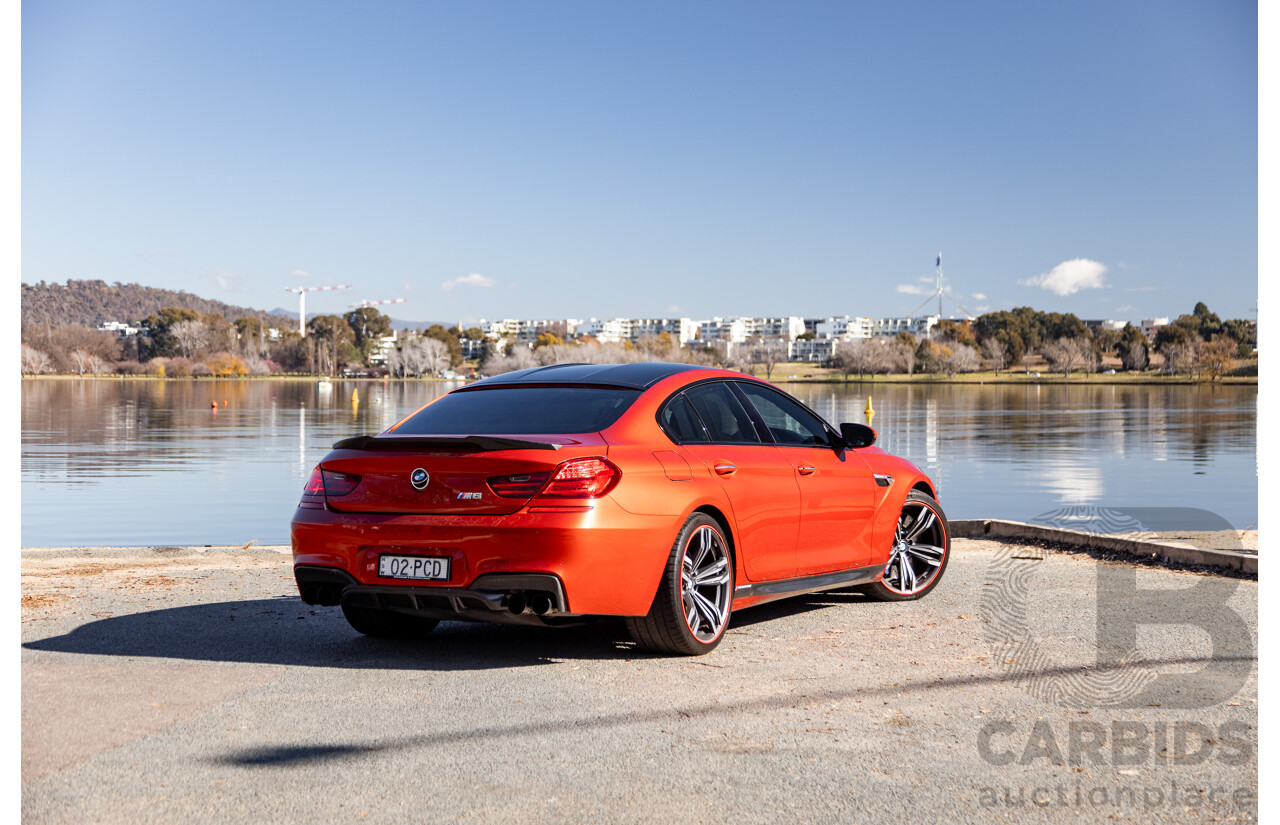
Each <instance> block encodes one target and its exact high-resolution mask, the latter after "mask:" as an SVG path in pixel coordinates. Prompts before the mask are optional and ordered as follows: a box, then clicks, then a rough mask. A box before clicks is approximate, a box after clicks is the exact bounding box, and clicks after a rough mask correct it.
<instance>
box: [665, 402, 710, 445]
mask: <svg viewBox="0 0 1280 825" xmlns="http://www.w3.org/2000/svg"><path fill="white" fill-rule="evenodd" d="M658 423H659V424H661V425H662V429H663V430H664V431H666V433H667V435H669V436H671V437H672V438H673V439H675V440H676V441H679V442H680V443H681V444H688V443H690V442H693V441H706V440H707V433H706V431H705V430H704V429H702V422H701V421H699V420H698V416H696V415H695V414H694V412H693V407H690V406H689V402H688V400H687V399H685V397H684V395H683V394H681V395H677V396H676V397H675V398H673V399H671V400H670V401H668V402H667V406H665V407H663V408H662V415H661V416H660V418H659V419H658Z"/></svg>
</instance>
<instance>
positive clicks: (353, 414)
mask: <svg viewBox="0 0 1280 825" xmlns="http://www.w3.org/2000/svg"><path fill="white" fill-rule="evenodd" d="M452 386H453V385H441V384H436V383H430V384H423V383H412V384H404V383H398V382H394V383H369V382H342V381H337V382H334V384H333V387H332V389H330V390H327V391H325V390H321V389H320V388H319V387H317V385H316V384H315V383H314V382H312V381H301V380H280V381H226V382H212V381H187V382H183V381H175V382H163V381H110V380H101V381H93V380H88V381H82V380H28V381H23V383H22V481H23V487H22V493H23V504H22V507H23V510H22V515H23V522H22V543H23V545H24V546H41V545H50V544H129V543H144V544H167V543H172V544H178V543H183V544H229V543H244V542H247V541H249V540H251V539H253V540H257V541H259V542H262V543H267V542H270V543H283V542H285V541H287V538H288V532H287V530H288V519H289V516H290V514H291V513H292V509H293V506H294V504H295V503H296V501H297V497H298V493H299V491H300V490H301V487H302V484H303V483H304V481H305V480H306V478H307V476H308V474H309V473H310V471H311V468H312V467H314V466H315V464H316V463H317V462H318V461H319V460H320V458H322V457H323V456H324V454H325V453H326V452H327V451H328V450H329V448H330V446H331V445H332V444H333V442H334V441H337V440H339V439H341V438H345V437H347V436H351V435H360V434H369V433H376V432H381V431H382V430H384V429H386V428H387V427H389V426H391V425H392V424H394V423H395V422H396V421H397V420H399V418H401V417H402V416H403V415H405V414H407V413H409V412H411V411H413V410H414V409H417V408H418V407H420V406H421V405H422V404H425V403H426V402H428V401H430V400H431V399H432V398H434V397H436V396H437V395H439V394H440V393H442V392H445V391H447V390H448V389H450V388H451V387H452ZM357 389H358V390H359V394H360V403H359V404H357V405H353V404H352V403H351V401H352V393H353V391H354V390H357ZM788 389H790V390H791V391H793V392H794V393H795V394H796V395H797V396H799V397H800V398H801V399H802V400H804V401H805V402H806V403H807V404H809V405H810V406H811V407H813V408H814V409H815V410H817V411H818V412H820V413H821V414H822V415H824V416H825V417H826V418H828V420H830V421H832V422H834V423H839V422H841V421H858V422H863V421H865V420H866V414H865V410H866V404H867V389H866V385H850V386H849V387H844V386H826V385H791V386H789V387H788ZM1256 400H1257V392H1256V388H1253V387H1200V386H1186V387H1169V386H1121V385H1096V386H1070V387H1063V386H1035V385H1032V386H1021V385H996V386H991V385H988V386H972V385H919V386H917V385H902V384H898V385H881V386H878V387H876V388H875V390H874V406H875V411H876V414H875V418H874V426H875V427H876V429H877V430H878V431H879V433H880V442H879V443H880V445H881V446H883V447H884V448H885V449H886V450H888V451H890V452H893V453H897V454H899V455H903V456H905V457H907V458H909V459H911V460H912V461H915V462H916V463H917V464H919V465H920V466H921V467H922V468H924V469H925V470H926V471H927V472H929V473H930V475H932V476H933V477H934V478H935V480H936V481H937V482H938V484H939V488H940V490H941V493H942V500H943V503H944V505H945V506H946V508H947V510H948V513H949V514H950V515H952V516H953V517H956V518H961V517H978V516H989V517H1004V518H1016V519H1028V518H1030V517H1032V516H1034V515H1035V514H1037V513H1041V512H1044V511H1046V510H1050V509H1053V508H1055V507H1057V506H1060V505H1063V504H1107V505H1114V506H1188V507H1191V506H1195V507H1203V508H1205V509H1209V510H1213V511H1215V512H1217V513H1219V514H1221V515H1222V516H1223V517H1224V518H1226V519H1227V520H1228V521H1230V522H1231V523H1232V524H1234V525H1235V526H1237V527H1245V526H1247V525H1251V524H1255V523H1256V521H1257V513H1258V500H1257V495H1258V491H1257V474H1256V458H1255V453H1256V447H1255V428H1256ZM213 401H217V402H218V404H219V406H218V411H217V414H216V415H215V414H214V413H213V410H212V408H211V403H212V402H213ZM223 401H226V405H225V406H223V405H222V402H223ZM294 450H296V451H297V458H296V460H294V458H293V455H292V454H293V451H294Z"/></svg>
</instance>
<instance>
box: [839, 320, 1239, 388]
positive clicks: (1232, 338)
mask: <svg viewBox="0 0 1280 825" xmlns="http://www.w3.org/2000/svg"><path fill="white" fill-rule="evenodd" d="M1257 345H1258V325H1257V323H1256V322H1255V321H1245V320H1228V321H1222V320H1221V319H1219V317H1218V316H1217V315H1216V314H1215V313H1213V312H1211V311H1210V310H1209V308H1208V307H1207V306H1206V305H1205V304H1204V303H1203V302H1200V303H1197V304H1196V305H1195V308H1194V309H1193V310H1192V311H1191V312H1190V313H1187V314H1185V315H1180V316H1178V318H1177V319H1176V320H1174V321H1173V322H1171V323H1169V324H1167V325H1166V326H1164V327H1161V328H1160V329H1159V331H1158V332H1157V333H1156V336H1155V339H1154V340H1153V341H1149V340H1148V339H1147V336H1146V335H1145V334H1144V333H1143V332H1142V331H1141V330H1139V329H1138V328H1137V327H1135V326H1133V325H1132V324H1125V326H1124V328H1123V329H1119V330H1112V329H1104V328H1097V329H1090V328H1089V327H1088V325H1087V324H1085V323H1084V321H1082V320H1080V318H1078V317H1077V316H1075V315H1073V314H1071V313H1056V312H1040V311H1038V310H1035V309H1032V308H1030V307H1019V308H1017V309H1013V310H1002V311H999V312H989V313H987V314H985V315H981V316H979V317H978V318H976V319H974V320H973V321H972V322H969V321H964V322H953V321H940V322H939V323H938V324H937V325H936V326H935V327H934V329H933V334H932V336H931V337H929V338H924V339H917V338H916V337H915V336H913V335H911V334H910V333H908V332H901V333H898V335H897V336H895V337H893V338H882V339H874V340H860V341H855V342H851V343H844V344H842V345H839V346H838V347H837V349H836V351H835V353H834V354H833V355H832V357H831V359H830V362H829V366H831V367H834V368H835V369H837V370H839V371H840V372H841V373H843V374H844V375H845V376H846V377H850V376H852V375H855V374H856V375H858V376H859V377H862V376H863V375H875V374H877V373H901V374H907V375H911V374H914V373H917V372H922V373H939V374H946V375H948V376H954V375H956V374H957V373H965V372H977V371H980V370H983V369H991V370H994V371H995V372H997V373H999V372H1000V371H1002V370H1006V369H1009V368H1015V367H1021V368H1022V369H1024V370H1026V371H1030V369H1031V365H1032V364H1036V363H1038V362H1039V361H1043V362H1044V364H1045V366H1046V368H1047V369H1049V370H1051V371H1053V372H1059V373H1061V374H1063V375H1064V376H1065V375H1070V374H1071V373H1073V372H1084V373H1086V374H1088V373H1092V372H1096V371H1097V370H1099V369H1100V368H1101V367H1102V366H1103V364H1104V363H1106V362H1107V361H1108V360H1111V361H1113V362H1115V363H1116V365H1117V366H1119V367H1120V368H1121V369H1124V370H1129V371H1143V370H1148V369H1152V368H1158V369H1159V370H1160V371H1161V372H1164V373H1168V374H1175V375H1193V376H1199V377H1202V378H1206V379H1209V380H1213V379H1216V378H1219V377H1221V376H1222V375H1224V374H1226V373H1227V372H1229V371H1230V370H1231V369H1233V368H1234V367H1235V365H1236V362H1237V361H1238V360H1240V359H1249V358H1252V357H1253V356H1254V353H1255V350H1256V348H1257ZM1157 359H1158V360H1159V363H1158V364H1157V363H1156V360H1157Z"/></svg>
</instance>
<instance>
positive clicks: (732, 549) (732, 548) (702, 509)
mask: <svg viewBox="0 0 1280 825" xmlns="http://www.w3.org/2000/svg"><path fill="white" fill-rule="evenodd" d="M693 513H702V514H704V515H707V516H710V517H711V518H713V519H715V520H716V522H717V523H718V524H719V525H720V529H721V530H723V531H724V539H725V541H727V542H729V556H730V558H731V559H732V560H733V573H734V576H735V578H736V576H737V574H738V544H737V541H736V540H735V539H734V537H733V528H732V527H730V526H729V517H728V516H727V515H725V514H724V513H723V512H722V511H721V510H720V508H719V507H716V506H715V505H714V504H703V505H701V506H699V507H695V508H693V512H691V513H690V514H689V515H690V516H692V515H693Z"/></svg>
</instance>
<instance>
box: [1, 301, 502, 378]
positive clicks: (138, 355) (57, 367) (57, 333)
mask: <svg viewBox="0 0 1280 825" xmlns="http://www.w3.org/2000/svg"><path fill="white" fill-rule="evenodd" d="M135 323H136V325H137V326H138V327H139V328H140V330H141V332H140V333H139V334H138V335H136V336H123V335H119V334H117V333H115V332H109V331H104V330H99V329H96V328H94V327H91V326H89V325H87V324H82V323H61V324H54V323H52V322H50V321H46V322H45V323H43V324H37V323H28V324H25V325H24V326H23V329H22V371H23V373H26V374H32V375H38V374H44V373H72V374H78V375H86V374H92V375H101V374H108V373H117V374H125V375H152V376H156V377H169V378H181V377H188V376H244V375H276V374H309V375H330V376H337V375H339V374H341V373H342V371H343V370H347V369H354V368H368V367H370V365H371V361H370V359H371V358H372V357H373V356H374V354H375V353H376V352H377V351H378V341H379V339H380V338H383V337H385V336H389V335H390V334H391V319H390V318H388V317H387V316H386V315H384V314H382V313H381V312H379V311H378V310H377V309H375V308H373V307H363V308H360V309H354V310H352V311H350V312H348V313H346V314H344V315H316V316H314V317H312V318H311V319H310V320H309V321H308V322H307V335H306V336H305V337H304V336H302V335H301V334H300V333H299V332H297V331H296V330H294V329H292V328H290V329H280V328H279V327H276V330H277V331H276V334H275V335H274V336H273V335H272V334H271V332H270V330H271V329H272V324H273V323H280V319H278V317H269V319H267V320H264V319H263V318H260V317H257V316H241V317H237V318H235V319H234V320H228V319H227V318H226V316H224V315H223V314H222V313H221V312H207V313H202V312H200V311H198V310H195V309H191V308H188V307H165V308H164V309H161V310H160V311H158V312H156V313H153V314H151V315H148V316H147V317H145V318H143V319H142V320H140V321H136V322H135ZM468 335H471V336H474V337H476V338H480V337H482V335H481V333H480V330H479V329H476V328H471V329H469V330H466V331H460V330H458V329H457V328H453V329H445V328H444V327H443V326H441V325H439V324H436V325H433V326H431V327H429V328H427V329H425V330H419V331H417V332H410V333H407V334H405V335H404V336H403V340H401V341H399V342H397V343H398V346H397V347H396V348H394V349H393V350H392V351H391V352H390V353H389V354H388V358H387V362H388V363H387V367H388V369H389V370H390V371H391V372H392V373H393V374H397V375H403V376H411V375H423V374H431V373H438V372H440V371H441V370H444V369H448V368H450V367H459V366H461V365H462V361H463V358H462V343H461V339H462V338H463V337H466V336H468Z"/></svg>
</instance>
